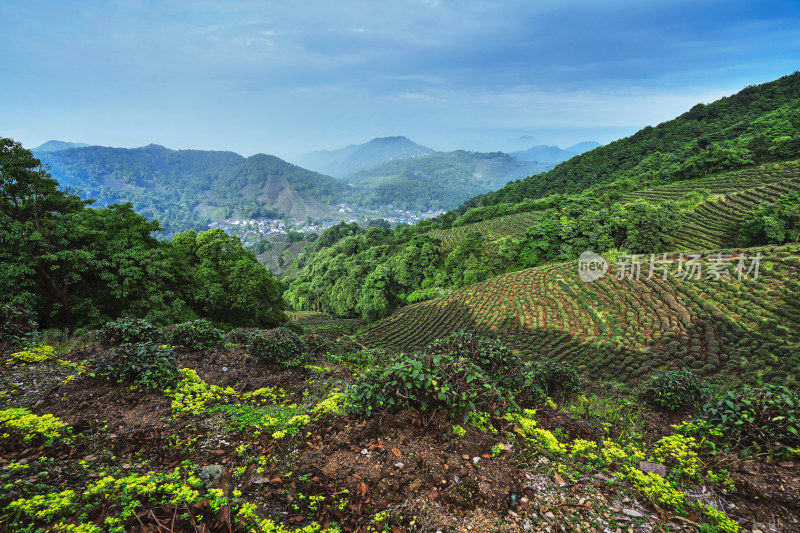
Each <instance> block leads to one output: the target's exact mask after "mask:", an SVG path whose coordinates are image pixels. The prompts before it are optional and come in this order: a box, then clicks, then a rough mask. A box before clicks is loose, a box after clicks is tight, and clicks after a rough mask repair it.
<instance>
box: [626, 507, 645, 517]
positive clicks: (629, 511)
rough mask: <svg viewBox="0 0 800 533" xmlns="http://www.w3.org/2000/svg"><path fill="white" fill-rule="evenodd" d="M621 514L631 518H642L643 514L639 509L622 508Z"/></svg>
mask: <svg viewBox="0 0 800 533" xmlns="http://www.w3.org/2000/svg"><path fill="white" fill-rule="evenodd" d="M622 514H624V515H626V516H630V517H631V518H642V517H643V516H644V515H643V514H642V513H640V512H639V511H634V510H633V509H623V510H622Z"/></svg>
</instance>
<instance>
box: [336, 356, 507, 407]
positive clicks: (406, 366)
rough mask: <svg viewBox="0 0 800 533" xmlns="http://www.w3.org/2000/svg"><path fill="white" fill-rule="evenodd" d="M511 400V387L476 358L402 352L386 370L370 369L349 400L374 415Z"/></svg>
mask: <svg viewBox="0 0 800 533" xmlns="http://www.w3.org/2000/svg"><path fill="white" fill-rule="evenodd" d="M506 401H510V398H509V394H508V392H507V391H506V390H503V389H502V388H500V387H498V386H497V384H496V382H495V381H494V380H493V379H492V378H491V377H490V376H488V375H487V374H486V372H485V371H484V370H483V369H482V368H481V367H480V366H478V365H477V364H475V363H474V362H473V361H471V360H469V359H467V358H465V357H455V356H452V355H436V356H434V355H430V354H422V355H420V354H416V355H414V354H412V355H405V354H400V355H399V356H398V357H397V359H396V360H395V361H394V362H393V363H392V364H391V365H389V366H388V367H386V368H384V369H372V370H368V371H367V372H366V373H364V374H363V375H361V376H359V378H358V379H357V380H356V382H355V383H354V384H353V386H352V387H350V389H349V404H350V405H351V406H352V407H353V408H354V409H355V410H356V411H359V412H362V413H364V414H366V415H367V416H369V415H370V414H371V413H372V411H373V410H375V409H388V410H397V409H403V408H413V409H421V410H430V409H440V408H441V409H447V410H449V411H451V412H452V413H453V414H456V415H461V416H462V418H463V420H466V419H467V417H468V416H469V413H470V412H473V411H486V410H491V409H493V408H494V407H495V406H497V405H498V404H501V403H503V402H506Z"/></svg>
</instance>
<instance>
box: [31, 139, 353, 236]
mask: <svg viewBox="0 0 800 533" xmlns="http://www.w3.org/2000/svg"><path fill="white" fill-rule="evenodd" d="M48 144H49V143H48ZM63 144H69V143H63ZM33 152H34V154H35V155H36V157H38V158H39V159H41V160H42V162H43V163H45V164H47V165H49V166H50V174H51V175H52V176H53V178H55V179H57V180H58V182H59V184H60V185H61V186H62V187H74V188H77V189H79V190H80V193H81V196H83V197H87V198H95V199H96V200H97V203H98V204H99V205H108V204H111V203H119V202H127V201H130V202H132V203H133V204H134V207H135V209H136V211H137V212H139V213H140V214H143V215H145V216H148V217H152V218H156V219H158V220H159V221H160V222H162V224H164V225H165V226H166V228H167V233H174V232H176V231H182V230H185V229H203V228H205V227H206V226H207V224H208V223H209V222H210V221H211V220H224V219H227V218H231V217H235V218H280V217H292V218H304V217H305V216H312V217H315V218H317V217H323V216H327V215H329V214H331V213H332V212H333V211H334V208H333V207H332V206H333V205H335V204H337V203H339V202H342V201H345V200H347V199H352V197H353V196H354V195H355V194H357V192H356V191H354V190H353V188H352V187H349V186H347V185H346V184H344V183H342V182H341V181H339V180H336V179H334V178H331V177H329V176H324V175H322V174H318V173H316V172H312V171H310V170H306V169H304V168H300V167H297V166H295V165H292V164H291V163H287V162H286V161H283V160H282V159H279V158H277V157H275V156H271V155H265V154H257V155H254V156H252V157H248V158H244V157H242V156H241V155H239V154H236V153H233V152H217V151H202V150H170V149H168V148H164V147H163V146H158V145H155V144H151V145H149V146H145V147H142V148H106V147H101V146H88V147H81V148H66V149H62V150H58V151H46V150H45V151H42V150H39V149H35V150H33Z"/></svg>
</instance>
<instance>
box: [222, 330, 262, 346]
mask: <svg viewBox="0 0 800 533" xmlns="http://www.w3.org/2000/svg"><path fill="white" fill-rule="evenodd" d="M259 331H260V330H258V329H256V328H238V329H233V330H231V331H229V332H227V333H226V334H225V342H227V343H228V344H238V345H241V346H246V345H248V344H250V340H251V339H252V338H253V335H254V334H256V333H258V332H259Z"/></svg>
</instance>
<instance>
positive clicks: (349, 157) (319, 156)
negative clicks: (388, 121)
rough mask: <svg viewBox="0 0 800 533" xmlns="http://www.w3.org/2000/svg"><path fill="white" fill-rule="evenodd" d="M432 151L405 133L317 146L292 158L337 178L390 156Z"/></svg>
mask: <svg viewBox="0 0 800 533" xmlns="http://www.w3.org/2000/svg"><path fill="white" fill-rule="evenodd" d="M433 153H436V150H433V149H432V148H427V147H425V146H420V145H419V144H417V143H415V142H413V141H411V140H410V139H407V138H406V137H380V138H377V139H372V140H371V141H369V142H366V143H364V144H351V145H349V146H346V147H344V148H340V149H338V150H317V151H315V152H309V153H307V154H304V155H301V156H298V157H297V158H295V160H294V163H296V164H298V165H300V166H302V167H304V168H308V169H311V170H314V171H316V172H321V173H323V174H327V175H329V176H334V177H336V178H341V177H344V176H347V175H348V174H352V173H354V172H358V171H359V170H362V169H365V168H368V167H372V166H375V165H380V164H381V163H385V162H387V161H392V160H394V159H407V158H409V157H419V156H425V155H430V154H433Z"/></svg>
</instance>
